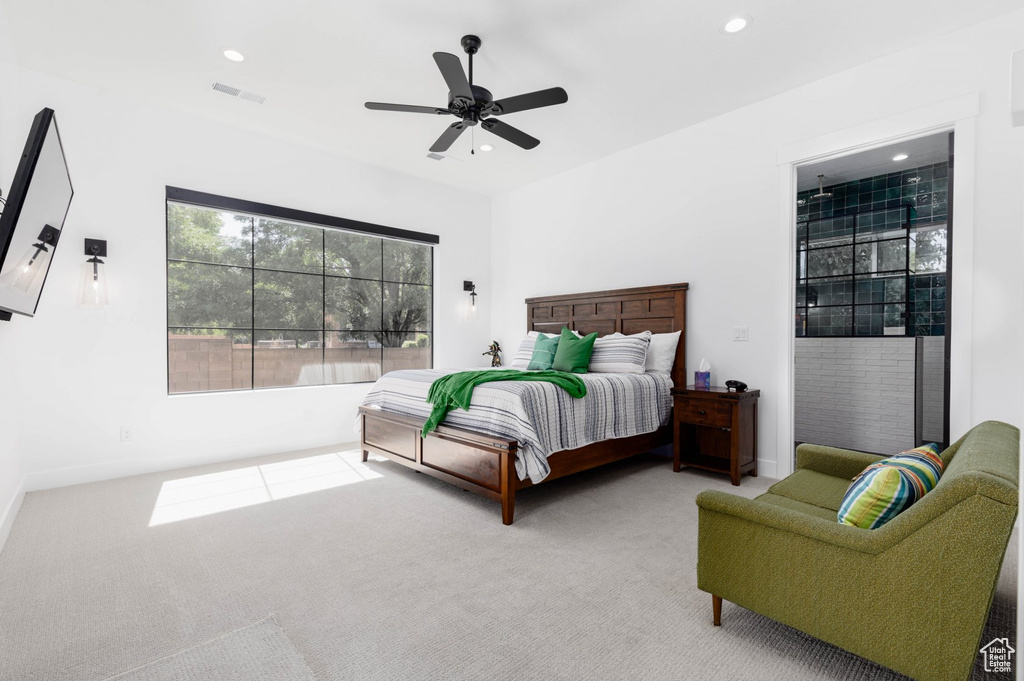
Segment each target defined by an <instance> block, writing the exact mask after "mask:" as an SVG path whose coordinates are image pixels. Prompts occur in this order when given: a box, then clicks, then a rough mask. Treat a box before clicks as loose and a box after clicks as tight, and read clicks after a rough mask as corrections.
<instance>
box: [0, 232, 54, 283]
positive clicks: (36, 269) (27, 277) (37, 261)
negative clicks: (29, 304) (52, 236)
mask: <svg viewBox="0 0 1024 681" xmlns="http://www.w3.org/2000/svg"><path fill="white" fill-rule="evenodd" d="M50 255H51V252H50V249H48V248H47V247H46V245H45V244H42V243H38V244H33V245H32V246H31V247H30V248H29V249H28V250H27V251H25V254H24V255H22V256H21V259H20V260H18V263H17V264H16V265H15V266H14V267H13V268H11V269H9V270H8V271H7V272H5V273H4V275H3V277H0V284H6V285H7V286H11V287H13V288H16V289H18V290H19V291H22V292H23V293H29V292H30V291H33V290H38V288H39V286H41V285H42V282H43V278H44V277H45V276H46V270H47V268H48V267H49V264H50Z"/></svg>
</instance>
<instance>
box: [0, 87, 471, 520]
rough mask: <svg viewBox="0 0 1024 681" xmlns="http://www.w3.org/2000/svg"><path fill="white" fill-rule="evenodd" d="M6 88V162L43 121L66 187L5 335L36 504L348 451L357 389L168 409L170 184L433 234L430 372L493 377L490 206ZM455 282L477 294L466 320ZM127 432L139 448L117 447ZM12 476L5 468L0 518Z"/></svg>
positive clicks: (69, 97) (145, 109) (213, 127)
mask: <svg viewBox="0 0 1024 681" xmlns="http://www.w3.org/2000/svg"><path fill="white" fill-rule="evenodd" d="M15 71H16V72H17V76H18V77H19V79H20V88H19V89H18V91H17V96H16V97H13V96H11V92H10V91H9V90H8V89H7V88H6V87H5V88H4V90H3V92H4V96H3V117H2V118H0V124H2V127H0V140H4V141H5V142H6V143H7V144H5V147H4V148H3V150H2V151H3V156H4V160H5V162H6V163H9V164H10V163H12V160H13V163H16V161H17V156H18V151H15V150H14V149H13V148H12V146H11V145H15V144H17V145H22V144H24V139H25V136H26V134H27V132H28V128H29V125H30V123H31V120H32V117H33V115H34V114H35V113H36V112H37V111H38V110H39V109H41V108H42V107H44V106H49V107H51V108H53V109H54V110H55V111H56V112H57V118H58V121H59V125H60V130H61V135H62V138H63V142H64V147H65V152H66V155H67V159H68V164H69V168H70V172H71V177H72V181H73V183H74V187H75V197H74V200H73V202H72V205H71V210H70V213H69V216H68V219H67V223H66V225H65V229H64V235H63V241H62V243H61V248H60V250H58V251H57V253H56V256H55V259H54V264H53V267H52V270H51V273H50V278H49V280H48V282H47V284H46V290H45V292H44V294H43V299H42V301H41V304H40V306H39V314H38V316H36V317H35V318H33V319H28V318H24V317H16V318H15V319H14V321H13V322H12V323H9V324H5V325H0V376H2V379H0V380H2V381H3V386H4V389H3V390H0V399H5V400H6V399H10V398H11V397H12V396H14V395H12V391H11V390H9V389H8V386H11V385H14V386H17V388H16V396H14V397H15V399H16V400H17V401H18V403H19V404H20V405H21V406H22V408H23V409H24V422H25V423H27V424H29V425H27V426H26V430H25V432H24V435H23V437H22V441H21V446H20V457H19V458H20V475H24V476H27V486H28V488H29V489H37V488H41V487H48V486H54V485H60V484H69V483H74V482H81V481H85V480H91V479H101V478H108V477H115V476H117V475H124V474H128V473H133V472H141V471H147V470H155V469H162V468H174V467H177V466H182V465H188V464H192V463H201V462H208V461H213V460H219V459H230V458H236V457H242V456H248V455H254V454H260V453H265V452H272V451H286V450H291V449H300V448H305V447H313V446H319V445H325V444H331V443H341V442H353V441H355V440H356V439H357V436H356V435H355V433H354V432H353V422H354V419H355V413H356V405H357V404H358V403H359V401H360V400H361V399H362V397H363V395H364V394H365V392H366V391H367V390H368V386H367V385H353V386H329V387H316V388H293V389H284V390H267V391H255V392H240V393H227V394H223V393H222V394H208V395H195V396H174V397H168V395H167V387H166V385H167V377H166V366H167V364H166V306H165V274H164V273H165V265H164V263H165V257H166V253H165V233H166V232H165V221H164V191H165V190H164V188H165V185H173V186H178V187H185V188H189V189H196V190H200V191H205V192H211V193H215V194H221V195H225V196H230V197H236V198H241V199H248V200H254V201H260V202H264V203H269V204H275V205H280V206H286V207H290V208H299V209H303V210H308V211H314V212H319V213H326V214H329V215H338V216H342V217H347V218H353V219H357V220H364V221H368V222H374V223H378V224H383V225H389V226H392V227H398V228H403V229H411V230H417V231H422V232H430V233H434V234H438V235H440V237H441V244H440V247H439V248H438V249H437V250H436V252H435V310H434V313H435V331H436V335H435V364H437V365H438V366H453V365H454V366H484V365H486V363H487V362H486V358H483V357H481V355H480V353H481V352H483V350H484V349H485V348H486V346H487V343H488V342H489V336H488V334H489V332H490V330H489V319H488V311H489V309H490V305H489V293H490V290H491V286H490V283H489V268H488V263H487V259H488V257H489V253H490V245H489V239H490V231H489V225H488V224H487V216H488V214H489V201H488V199H486V198H483V197H479V196H474V195H471V194H468V193H465V192H460V191H457V190H453V189H450V188H445V187H443V186H441V185H435V184H432V183H427V182H423V181H421V180H415V179H410V178H408V177H404V176H400V175H396V174H394V173H390V172H385V171H382V170H379V169H375V168H372V167H368V166H364V165H359V164H355V163H352V162H349V161H346V160H343V159H340V158H338V157H335V156H331V155H328V154H326V153H322V152H320V151H316V150H312V149H306V148H300V147H297V146H294V145H291V144H286V143H283V142H280V141H277V140H274V139H270V138H267V137H262V136H258V135H254V134H250V133H246V132H242V131H239V130H235V129H231V128H228V127H225V126H222V125H219V124H216V123H211V122H209V121H207V120H204V119H201V118H198V117H194V116H191V115H187V114H184V113H180V112H177V111H175V110H171V109H167V108H159V107H156V106H151V105H148V104H143V103H139V102H136V101H132V100H129V99H125V98H121V97H117V96H113V95H110V94H107V93H104V92H101V91H99V90H96V89H92V88H89V87H85V86H82V85H79V84H76V83H72V82H68V81H64V80H59V79H55V78H52V77H49V76H45V75H41V74H39V73H36V72H31V71H27V70H24V69H15ZM238 105H239V106H253V105H251V104H249V103H247V102H242V101H239V104H238ZM296 124H298V125H301V121H297V122H296ZM18 150H19V151H20V146H18ZM3 170H4V171H5V172H4V173H3V175H2V176H0V186H4V187H9V185H10V179H11V176H12V175H13V170H14V167H13V165H10V166H4V167H3ZM453 215H471V216H484V217H483V219H482V220H483V221H482V222H481V221H480V219H477V218H474V220H472V221H468V220H467V221H465V222H463V221H458V220H454V219H452V216H453ZM85 237H93V238H101V239H107V240H108V241H109V257H108V259H107V263H108V270H109V275H110V306H109V307H108V308H106V309H101V310H86V309H81V308H78V307H76V305H75V300H76V284H77V274H78V271H79V266H80V264H81V263H82V262H83V261H84V259H85V256H84V255H82V249H83V246H82V240H83V239H84V238H85ZM463 279H472V280H474V281H476V283H477V285H478V287H479V290H480V312H478V315H477V316H476V317H475V318H474V319H472V320H467V319H466V318H465V312H464V310H465V303H466V301H468V295H467V294H465V293H464V292H463V291H462V281H463ZM12 377H17V378H12ZM12 380H13V383H12V382H10V381H12ZM19 420H21V419H19ZM122 425H126V426H130V427H131V428H132V429H133V431H134V436H135V441H134V442H132V443H121V442H120V441H119V428H120V426H122ZM5 430H6V429H5ZM4 436H5V437H6V433H4ZM7 444H8V441H7V440H5V441H4V445H5V448H6V446H7ZM4 460H5V459H4V457H0V467H3V466H6V465H7V464H5V463H4ZM18 475H19V469H18V468H0V479H2V481H3V482H0V504H2V502H3V500H4V497H3V495H4V493H5V492H4V486H5V485H8V483H9V480H10V479H11V477H12V476H14V477H16V476H18ZM8 486H9V485H8Z"/></svg>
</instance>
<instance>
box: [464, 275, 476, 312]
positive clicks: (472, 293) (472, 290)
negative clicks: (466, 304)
mask: <svg viewBox="0 0 1024 681" xmlns="http://www.w3.org/2000/svg"><path fill="white" fill-rule="evenodd" d="M462 290H463V291H469V300H470V304H471V305H472V307H473V309H476V284H474V283H473V282H471V281H464V282H462Z"/></svg>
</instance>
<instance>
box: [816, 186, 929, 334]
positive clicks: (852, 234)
mask: <svg viewBox="0 0 1024 681" xmlns="http://www.w3.org/2000/svg"><path fill="white" fill-rule="evenodd" d="M912 211H913V208H912V207H910V206H901V207H898V208H887V209H881V210H871V211H864V212H860V213H855V214H850V215H842V216H835V217H827V218H818V219H809V220H805V221H803V222H801V223H799V224H798V231H797V234H798V242H797V243H798V246H797V288H796V335H798V336H889V335H933V333H932V329H931V326H932V325H933V321H935V320H934V318H933V315H934V314H939V315H942V319H941V320H939V321H940V322H942V323H940V324H937V325H936V326H937V327H938V328H939V329H940V330H942V331H943V332H944V312H943V311H942V310H939V309H934V310H933V309H932V308H933V307H934V308H940V307H942V303H934V304H933V302H932V301H931V299H930V289H931V288H933V284H934V279H935V277H941V278H942V281H941V286H942V287H943V291H944V286H945V271H946V234H947V230H946V225H945V223H929V224H918V225H913V226H912V222H913V221H912V217H911V216H912ZM811 235H826V236H818V238H812V236H811ZM925 296H929V300H928V301H925V300H924V297H925ZM943 302H944V301H943ZM918 303H920V304H918ZM925 308H927V309H925ZM922 310H924V312H923V313H922ZM919 327H920V328H919ZM922 331H924V333H921V332H922Z"/></svg>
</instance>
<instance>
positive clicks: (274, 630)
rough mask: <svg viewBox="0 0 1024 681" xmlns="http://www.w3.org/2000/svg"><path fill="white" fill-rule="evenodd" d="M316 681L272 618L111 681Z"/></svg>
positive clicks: (114, 677) (109, 680)
mask: <svg viewBox="0 0 1024 681" xmlns="http://www.w3.org/2000/svg"><path fill="white" fill-rule="evenodd" d="M179 679H216V680H217V681H316V677H315V676H313V672H311V671H310V669H309V667H307V666H306V663H305V661H304V660H303V659H302V656H301V655H300V654H299V651H297V650H295V646H293V645H292V642H291V641H289V640H288V637H287V636H285V634H284V631H282V630H281V627H280V626H278V624H277V622H275V621H274V619H273V618H272V617H268V618H267V619H265V620H262V621H260V622H257V623H256V624H250V625H249V626H247V627H242V628H241V629H235V630H234V631H230V632H228V633H226V634H224V635H223V636H218V637H217V638H215V639H213V640H212V641H207V642H206V643H200V644H199V645H197V646H193V647H192V648H186V649H185V650H183V651H181V652H180V653H175V654H173V655H168V656H167V657H165V658H162V659H159V660H157V661H156V662H150V663H149V664H147V665H143V666H142V667H139V668H138V669H133V670H131V671H127V672H125V673H124V674H118V675H117V676H112V677H110V679H108V681H178V680H179Z"/></svg>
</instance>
